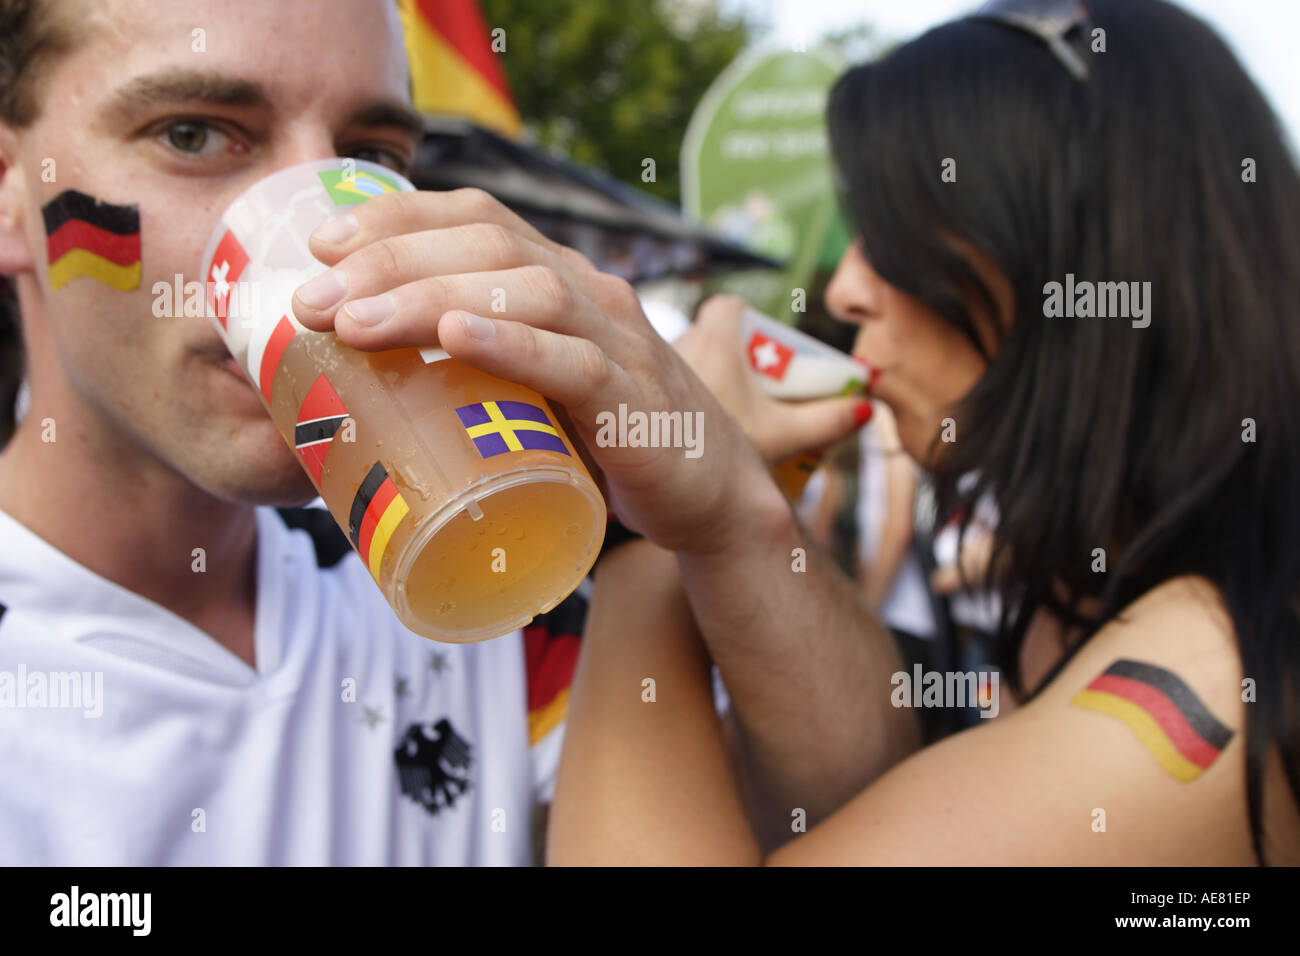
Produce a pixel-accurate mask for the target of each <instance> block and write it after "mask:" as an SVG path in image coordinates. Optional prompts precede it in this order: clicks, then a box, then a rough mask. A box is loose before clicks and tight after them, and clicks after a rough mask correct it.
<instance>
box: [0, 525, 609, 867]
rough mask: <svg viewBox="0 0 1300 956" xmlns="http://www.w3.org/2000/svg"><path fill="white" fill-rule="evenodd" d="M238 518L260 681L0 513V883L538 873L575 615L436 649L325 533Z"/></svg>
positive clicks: (194, 631) (200, 636) (329, 530)
mask: <svg viewBox="0 0 1300 956" xmlns="http://www.w3.org/2000/svg"><path fill="white" fill-rule="evenodd" d="M256 513H257V611H256V637H255V640H256V644H255V659H256V669H254V668H252V667H249V666H248V665H247V664H246V663H244V662H243V661H242V660H240V659H239V658H238V657H237V656H235V655H234V654H233V653H231V652H230V651H228V650H227V649H226V648H224V647H223V646H221V645H220V644H219V643H217V642H216V641H215V640H214V639H213V638H211V637H209V636H208V635H207V634H206V633H204V632H203V631H201V630H199V629H198V628H196V627H194V626H193V625H192V624H190V623H188V622H187V621H185V620H183V619H181V618H180V617H178V616H177V615H175V614H173V613H172V612H171V611H168V610H166V609H165V608H163V607H161V606H160V605H158V604H156V603H154V602H152V601H150V600H148V599H146V598H143V597H141V596H139V595H137V594H135V593H133V592H131V591H128V590H126V589H125V588H122V587H120V586H118V585H117V584H114V583H112V582H111V581H108V580H107V579H105V578H103V577H101V576H99V575H98V574H95V573H94V572H92V571H90V570H89V569H87V568H86V567H84V566H82V565H81V564H78V563H77V562H76V561H74V560H72V559H71V558H70V557H68V556H67V555H66V554H64V553H63V552H61V551H59V550H57V549H55V548H54V547H52V546H51V545H50V544H48V543H47V542H46V541H44V540H43V539H42V538H40V537H38V536H37V535H35V534H33V533H32V532H31V531H30V530H28V529H27V528H26V527H24V526H23V525H21V524H19V523H18V522H17V521H15V520H14V519H13V518H11V517H10V516H9V515H7V514H5V513H4V512H2V511H0V768H3V770H0V864H8V865H12V864H53V865H74V866H84V865H109V864H124V865H173V864H182V865H185V864H215V865H225V864H233V865H264V864H268V865H274V864H285V865H296V864H309V865H310V864H399V865H449V864H450V865H459V864H469V865H511V864H528V863H531V862H534V860H533V834H532V829H533V826H534V812H533V811H534V809H535V807H536V806H537V805H538V804H539V803H543V802H547V801H549V799H550V792H551V788H552V787H553V778H554V772H555V767H556V763H557V761H558V756H559V749H560V746H559V741H560V738H561V735H562V733H563V717H564V712H565V709H566V707H567V700H568V682H569V680H570V679H571V677H572V670H573V666H574V665H575V663H576V658H577V650H576V649H577V646H578V637H577V635H578V634H580V633H581V624H580V618H581V614H582V610H581V608H580V607H575V605H574V602H575V601H578V602H581V604H582V605H583V606H585V601H581V599H580V598H577V596H576V595H575V597H574V598H571V599H570V600H569V601H566V602H565V603H564V604H562V605H561V606H560V608H559V609H557V611H560V610H562V609H565V610H564V614H565V615H567V620H568V623H567V630H566V631H565V633H564V634H563V635H556V634H554V633H552V632H550V631H548V630H547V629H546V628H545V627H543V626H542V625H541V624H539V623H538V622H534V624H533V625H531V626H530V627H529V628H528V629H526V631H527V634H526V635H525V633H523V632H518V631H516V632H515V633H513V634H510V635H508V636H505V637H500V638H498V639H496V640H492V641H486V642H483V643H479V644H468V645H448V644H438V643H435V642H433V641H429V640H426V639H425V638H422V637H419V636H418V635H416V634H413V633H412V632H410V631H408V630H407V629H406V628H404V627H403V626H402V625H401V623H400V622H399V621H398V620H397V618H396V616H395V615H394V614H393V612H392V610H391V609H390V608H389V607H388V605H387V603H385V601H384V599H383V597H382V595H381V594H380V592H379V589H378V588H377V587H375V584H374V581H373V580H372V579H371V577H370V574H369V572H368V571H367V570H366V568H365V567H364V566H363V565H362V563H361V561H360V559H359V558H358V557H357V556H356V554H355V552H353V551H352V549H351V548H349V547H348V546H347V542H346V539H345V538H344V537H343V535H342V533H341V532H340V531H339V529H338V527H337V525H335V524H334V521H333V519H332V518H331V517H330V515H329V513H328V512H326V511H323V510H320V509H313V508H306V509H284V510H282V511H277V510H276V509H272V508H257V509H256ZM198 577H199V575H198V573H197V572H196V586H201V585H199V583H198ZM555 614H556V612H552V615H551V620H554V619H555ZM543 617H546V616H543ZM539 620H541V619H539ZM575 621H576V622H577V623H574V622H575ZM544 623H545V622H544V621H543V622H542V624H544ZM526 645H527V653H526V650H525V648H526ZM530 672H531V673H533V674H535V675H540V676H539V682H537V683H535V684H530V677H529V675H530ZM530 702H531V705H530Z"/></svg>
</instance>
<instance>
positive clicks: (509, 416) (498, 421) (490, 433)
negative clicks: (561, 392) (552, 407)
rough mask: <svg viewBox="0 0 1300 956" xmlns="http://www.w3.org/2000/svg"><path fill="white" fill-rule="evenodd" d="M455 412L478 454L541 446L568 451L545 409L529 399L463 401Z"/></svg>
mask: <svg viewBox="0 0 1300 956" xmlns="http://www.w3.org/2000/svg"><path fill="white" fill-rule="evenodd" d="M456 415H457V417H459V418H460V423H461V425H462V426H464V428H465V433H466V434H467V435H469V437H470V439H471V440H472V441H473V442H474V447H475V448H477V449H478V453H479V455H481V456H482V457H484V458H491V457H493V456H494V455H504V454H505V453H506V452H508V451H523V450H524V449H529V448H531V449H538V450H542V451H558V452H559V453H560V454H562V455H567V454H569V449H567V448H565V447H564V439H562V438H561V437H560V432H559V430H558V429H556V427H555V423H554V422H552V421H551V417H550V416H549V415H547V414H546V409H544V408H538V407H537V406H536V405H530V404H528V403H527V402H478V403H476V404H474V405H462V406H461V407H460V408H458V409H456Z"/></svg>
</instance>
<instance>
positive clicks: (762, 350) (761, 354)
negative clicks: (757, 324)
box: [749, 332, 794, 382]
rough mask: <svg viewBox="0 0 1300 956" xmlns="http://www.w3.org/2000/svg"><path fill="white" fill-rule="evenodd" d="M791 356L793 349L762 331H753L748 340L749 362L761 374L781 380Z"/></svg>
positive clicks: (792, 356)
mask: <svg viewBox="0 0 1300 956" xmlns="http://www.w3.org/2000/svg"><path fill="white" fill-rule="evenodd" d="M792 358H794V349H792V348H790V347H789V346H788V345H782V344H781V343H780V342H778V341H777V340H776V339H772V338H768V337H767V336H766V335H764V334H763V333H762V332H755V333H754V337H753V338H751V339H750V340H749V364H750V365H751V366H753V367H754V370H755V371H757V372H758V373H759V374H761V375H766V376H768V377H770V378H774V379H776V380H777V381H778V382H779V381H781V379H783V378H785V370H786V369H787V368H789V366H790V360H791V359H792Z"/></svg>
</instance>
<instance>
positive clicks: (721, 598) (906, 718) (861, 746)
mask: <svg viewBox="0 0 1300 956" xmlns="http://www.w3.org/2000/svg"><path fill="white" fill-rule="evenodd" d="M750 515H751V520H752V529H751V530H752V536H750V537H748V538H745V536H742V538H743V539H745V540H746V544H745V546H743V547H731V548H728V549H726V550H724V551H718V552H712V553H707V554H706V553H695V552H683V553H679V554H678V556H677V557H678V564H679V566H680V567H681V570H682V578H683V580H684V582H685V585H686V590H687V595H688V597H689V600H690V603H691V607H692V611H693V612H694V615H695V619H696V622H697V624H698V626H699V628H700V630H701V632H702V634H703V636H704V638H705V641H706V643H707V644H708V648H709V652H710V654H711V655H712V657H713V660H714V663H715V664H716V665H717V667H718V670H719V671H720V672H721V674H722V678H723V682H724V683H725V684H726V687H727V692H728V694H729V696H730V698H731V706H732V709H733V711H734V714H735V717H736V720H737V723H738V729H739V731H740V737H741V739H740V741H739V742H740V744H741V756H742V760H743V763H744V767H745V770H746V773H747V776H748V777H749V779H748V780H747V781H746V783H747V787H746V789H747V790H748V791H749V796H750V800H751V809H752V810H753V811H754V812H756V813H760V814H761V815H762V816H763V819H761V820H758V821H756V822H757V823H758V824H759V826H760V829H761V831H762V832H763V834H764V835H765V836H767V837H769V838H770V837H771V836H772V835H773V834H774V833H776V832H777V831H778V830H780V831H781V832H783V833H784V834H785V836H786V837H788V836H789V833H790V821H791V819H792V817H791V815H792V813H793V811H794V810H796V809H803V810H804V811H805V812H806V814H807V817H808V823H809V824H810V825H811V823H813V822H814V821H816V820H818V819H820V818H821V817H823V816H825V815H826V814H828V813H829V812H831V811H832V810H834V809H836V808H837V807H839V806H841V805H842V804H843V803H844V802H845V801H847V800H848V799H849V798H850V797H852V796H853V795H854V794H856V793H857V792H858V791H860V790H861V789H863V788H864V787H865V786H866V785H867V784H869V783H870V782H871V781H872V780H874V779H875V778H876V777H878V776H879V775H880V774H881V773H883V772H884V771H885V770H886V769H888V768H889V767H890V766H892V765H893V764H895V763H897V762H898V761H899V760H901V759H902V758H903V757H905V756H907V755H908V754H909V753H911V752H912V751H913V750H915V749H916V748H917V747H918V746H919V745H920V735H919V733H918V730H917V725H916V722H915V719H914V716H913V715H912V714H911V712H910V711H908V710H900V709H896V708H894V707H892V706H891V705H890V692H891V690H892V685H891V683H890V676H891V675H892V674H893V673H894V672H896V671H897V670H898V669H899V666H900V663H899V657H898V652H897V649H896V647H895V645H894V641H893V638H892V637H891V636H890V634H889V632H888V630H887V629H885V628H884V626H883V625H881V624H880V623H879V622H878V621H877V619H876V618H875V616H874V615H873V614H872V613H871V612H870V611H869V610H868V608H867V607H866V604H865V602H864V600H863V597H862V595H861V593H860V592H859V590H858V588H857V587H856V586H855V584H854V582H853V581H852V580H851V579H850V578H849V577H848V576H847V575H845V574H844V573H842V572H841V571H840V570H839V568H838V567H836V566H835V564H834V562H833V561H832V560H831V559H830V558H829V557H827V556H826V555H824V554H822V553H821V552H820V551H818V550H816V548H815V547H814V546H812V544H811V542H810V541H808V540H807V538H806V536H805V534H804V533H803V531H802V529H800V528H799V526H798V524H797V523H796V522H795V520H794V517H793V515H792V514H791V512H790V509H789V508H788V507H785V506H784V504H783V502H781V501H777V500H775V499H771V498H762V503H761V504H759V505H757V506H756V507H755V508H754V509H753V510H752V511H751V512H750Z"/></svg>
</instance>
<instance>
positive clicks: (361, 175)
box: [317, 169, 402, 206]
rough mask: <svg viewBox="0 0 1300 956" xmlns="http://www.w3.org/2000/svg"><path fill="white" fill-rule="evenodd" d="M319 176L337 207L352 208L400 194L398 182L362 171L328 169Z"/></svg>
mask: <svg viewBox="0 0 1300 956" xmlns="http://www.w3.org/2000/svg"><path fill="white" fill-rule="evenodd" d="M317 175H319V176H320V181H321V183H322V184H323V185H324V186H325V191H326V192H327V193H329V194H330V198H331V199H333V200H334V205H336V206H351V205H353V204H354V203H359V202H365V201H366V200H367V199H372V198H374V197H375V196H382V195H383V194H384V193H400V192H401V191H402V189H401V187H400V186H398V185H397V181H396V180H394V179H390V178H389V177H387V176H384V175H383V174H381V173H372V172H369V171H368V170H360V169H326V170H322V171H321V172H320V173H318V174H317Z"/></svg>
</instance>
